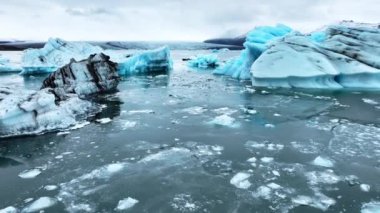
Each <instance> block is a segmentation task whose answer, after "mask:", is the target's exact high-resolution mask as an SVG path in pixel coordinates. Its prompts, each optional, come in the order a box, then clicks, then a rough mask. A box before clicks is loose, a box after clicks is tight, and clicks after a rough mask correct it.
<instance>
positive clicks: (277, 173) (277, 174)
mask: <svg viewBox="0 0 380 213" xmlns="http://www.w3.org/2000/svg"><path fill="white" fill-rule="evenodd" d="M272 173H273V174H274V175H276V176H280V173H279V172H278V171H276V170H273V171H272Z"/></svg>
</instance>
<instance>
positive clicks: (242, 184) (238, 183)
mask: <svg viewBox="0 0 380 213" xmlns="http://www.w3.org/2000/svg"><path fill="white" fill-rule="evenodd" d="M249 177H251V175H250V174H248V173H245V172H239V173H237V174H236V175H235V176H233V177H232V178H231V180H230V183H231V184H232V185H234V186H235V187H237V188H239V189H248V188H249V187H250V186H251V183H250V182H249V181H248V178H249Z"/></svg>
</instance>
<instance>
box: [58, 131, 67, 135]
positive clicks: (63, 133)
mask: <svg viewBox="0 0 380 213" xmlns="http://www.w3.org/2000/svg"><path fill="white" fill-rule="evenodd" d="M68 134H70V132H69V131H64V132H58V133H57V136H60V135H68Z"/></svg>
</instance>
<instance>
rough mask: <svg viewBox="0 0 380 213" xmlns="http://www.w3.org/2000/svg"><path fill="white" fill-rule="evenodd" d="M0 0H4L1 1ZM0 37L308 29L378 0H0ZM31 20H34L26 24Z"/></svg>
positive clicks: (365, 11) (358, 15)
mask: <svg viewBox="0 0 380 213" xmlns="http://www.w3.org/2000/svg"><path fill="white" fill-rule="evenodd" d="M1 1H3V2H1ZM0 3H1V10H2V11H3V13H1V12H0V20H2V29H1V34H0V37H13V38H20V39H38V40H44V39H47V38H48V37H63V38H65V39H68V40H203V39H207V38H209V37H215V36H219V35H223V34H226V33H228V34H233V33H231V32H239V33H241V32H247V31H249V30H250V29H252V28H253V27H255V26H259V25H274V24H277V23H283V24H287V25H289V26H291V27H293V28H295V29H298V30H301V31H311V30H313V29H317V28H319V27H321V26H323V25H326V24H330V23H333V22H337V21H339V20H343V19H350V20H351V19H352V20H355V21H360V22H378V20H380V13H378V11H377V7H375V6H374V5H377V3H378V0H361V1H357V0H289V1H283V0H265V1H264V0H234V1H231V0H165V1H157V0H128V1H125V0H107V1H104V0H54V1H51V0H33V1H30V0H12V1H6V0H0ZM30 26H33V28H31V27H30ZM36 29H38V30H36Z"/></svg>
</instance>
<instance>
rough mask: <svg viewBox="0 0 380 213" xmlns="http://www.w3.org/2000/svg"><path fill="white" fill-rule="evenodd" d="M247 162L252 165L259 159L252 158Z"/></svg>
mask: <svg viewBox="0 0 380 213" xmlns="http://www.w3.org/2000/svg"><path fill="white" fill-rule="evenodd" d="M247 161H248V162H250V163H255V162H256V161H257V159H256V158H255V157H251V158H249V159H248V160H247Z"/></svg>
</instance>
